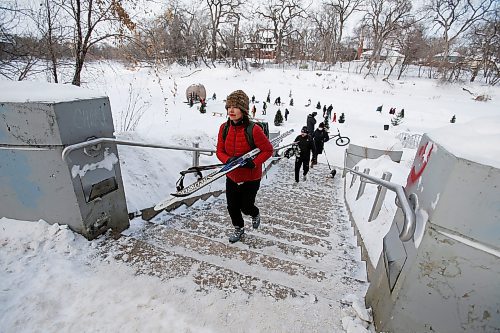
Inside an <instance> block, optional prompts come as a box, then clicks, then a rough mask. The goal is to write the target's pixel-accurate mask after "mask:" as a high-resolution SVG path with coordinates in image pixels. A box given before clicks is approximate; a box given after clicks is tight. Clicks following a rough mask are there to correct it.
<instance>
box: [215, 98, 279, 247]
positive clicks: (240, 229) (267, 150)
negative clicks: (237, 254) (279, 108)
mask: <svg viewBox="0 0 500 333" xmlns="http://www.w3.org/2000/svg"><path fill="white" fill-rule="evenodd" d="M248 109H249V98H248V96H247V95H246V94H245V92H243V91H242V90H236V91H233V92H232V93H231V94H229V96H227V98H226V110H227V114H228V120H227V122H225V123H223V124H221V126H220V128H219V135H218V139H217V150H216V154H217V158H218V159H219V160H220V161H221V162H223V163H225V164H227V163H229V162H231V161H233V160H235V159H237V158H238V157H239V156H242V155H244V154H246V153H248V152H249V151H251V150H252V149H254V148H259V149H260V153H259V154H258V155H257V156H256V157H255V158H254V159H253V160H252V159H249V160H248V162H247V163H246V164H245V165H243V166H242V167H239V168H237V169H235V170H233V171H231V172H229V173H228V174H227V175H226V199H227V210H228V212H229V216H230V217H231V222H232V224H233V226H234V232H233V234H232V235H231V236H230V237H229V242H231V243H234V242H237V241H239V240H240V239H241V238H242V237H243V236H244V234H245V229H244V227H245V225H244V220H243V215H242V214H245V215H250V216H251V217H252V227H253V228H254V229H257V228H258V227H259V225H260V212H259V208H258V207H257V206H255V197H256V196H257V192H258V190H259V187H260V180H261V178H262V164H263V163H264V162H265V161H266V160H267V159H268V158H270V157H271V156H272V154H273V146H272V145H271V143H270V142H269V139H268V138H267V136H266V135H265V134H264V131H263V130H262V128H261V127H260V126H257V125H253V126H252V132H251V134H252V137H253V141H254V144H255V147H251V146H250V144H249V142H248V140H247V137H246V135H247V134H246V130H247V129H246V128H247V126H249V125H251V123H250V118H249V116H248ZM226 125H227V126H229V128H228V129H227V134H226V135H225V136H224V129H225V128H226Z"/></svg>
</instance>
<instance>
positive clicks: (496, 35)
mask: <svg viewBox="0 0 500 333" xmlns="http://www.w3.org/2000/svg"><path fill="white" fill-rule="evenodd" d="M469 40H470V41H471V43H470V49H471V53H472V57H471V58H472V59H471V62H470V64H471V67H472V68H471V69H472V76H471V79H470V81H471V82H473V81H474V80H475V79H476V77H477V75H478V73H479V71H480V70H481V69H482V70H483V75H484V78H485V80H486V83H488V84H491V85H496V84H497V83H499V82H500V67H499V66H498V63H497V61H498V59H500V5H497V6H496V8H495V10H494V11H493V12H492V13H491V15H487V16H486V18H485V21H484V22H481V23H480V24H478V25H477V26H476V27H474V29H473V31H472V32H471V33H470V34H469ZM478 53H479V54H478Z"/></svg>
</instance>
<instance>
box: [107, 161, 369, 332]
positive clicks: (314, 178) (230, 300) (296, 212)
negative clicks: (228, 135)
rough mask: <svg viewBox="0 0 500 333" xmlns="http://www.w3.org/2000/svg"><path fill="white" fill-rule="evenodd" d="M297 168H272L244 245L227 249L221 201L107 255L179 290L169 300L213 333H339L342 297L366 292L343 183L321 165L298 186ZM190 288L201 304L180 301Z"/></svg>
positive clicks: (228, 228) (162, 221) (167, 217)
mask: <svg viewBox="0 0 500 333" xmlns="http://www.w3.org/2000/svg"><path fill="white" fill-rule="evenodd" d="M293 167H294V159H291V160H284V161H282V162H280V163H278V165H277V166H275V167H273V168H272V169H271V173H270V175H269V176H268V177H269V179H268V180H267V181H263V185H262V186H261V189H260V191H259V193H258V195H257V205H258V207H259V208H260V211H261V217H262V223H261V226H260V228H259V229H258V230H253V229H251V221H250V217H247V218H246V236H245V238H244V239H243V241H241V242H238V243H235V244H229V242H228V235H229V234H230V233H231V232H232V230H233V228H232V225H231V222H230V220H229V216H228V214H227V210H226V202H225V198H224V196H221V197H219V198H217V199H214V200H211V202H200V203H199V204H197V205H195V206H193V207H190V208H187V209H186V210H185V211H184V212H182V213H164V214H162V215H159V216H158V217H157V218H155V220H154V223H148V224H147V225H146V226H145V227H144V228H140V229H139V230H137V231H136V232H133V233H131V234H130V235H129V236H121V237H120V238H119V239H118V240H113V239H109V240H108V241H107V242H106V243H105V244H106V245H105V246H104V247H103V249H102V251H103V253H107V254H108V255H109V254H112V256H113V257H114V258H115V259H116V260H121V261H123V262H126V263H127V264H128V265H130V266H132V267H133V268H134V269H135V270H136V271H137V273H138V274H147V275H152V276H156V277H157V278H159V279H161V280H163V281H164V282H165V283H166V284H165V288H172V287H173V288H174V289H173V290H172V293H173V295H175V296H173V298H172V300H176V301H175V302H179V307H180V308H182V309H183V310H184V311H185V312H188V313H189V315H191V316H193V317H194V318H199V319H200V320H202V322H203V323H204V326H206V327H207V328H211V329H214V330H215V331H217V332H234V331H237V332H253V331H256V332H305V331H307V332H339V331H343V329H342V317H343V316H345V314H343V312H342V308H345V307H346V306H347V305H346V304H345V303H344V302H343V301H342V299H343V298H345V297H346V296H348V295H352V294H354V295H355V296H359V297H360V298H362V297H363V296H364V293H365V290H366V287H367V286H366V282H364V279H365V277H364V269H363V267H364V264H363V263H362V262H361V261H360V251H359V248H358V247H357V246H356V239H355V236H354V232H353V230H352V228H351V226H350V222H349V219H348V216H347V211H346V208H345V206H344V199H343V180H342V178H341V177H339V176H337V177H336V178H335V179H332V178H327V177H326V176H327V175H328V174H329V173H330V171H329V170H328V168H327V166H326V165H322V164H318V165H316V166H315V167H314V168H313V169H311V170H310V172H309V174H308V179H307V181H305V182H300V183H298V184H295V182H294V176H293ZM175 286H177V287H175ZM189 289H191V290H192V291H195V293H194V295H195V297H183V294H185V293H186V290H189ZM207 300H213V302H209V303H210V304H211V305H210V306H207V307H202V308H200V307H199V304H204V303H206V302H207Z"/></svg>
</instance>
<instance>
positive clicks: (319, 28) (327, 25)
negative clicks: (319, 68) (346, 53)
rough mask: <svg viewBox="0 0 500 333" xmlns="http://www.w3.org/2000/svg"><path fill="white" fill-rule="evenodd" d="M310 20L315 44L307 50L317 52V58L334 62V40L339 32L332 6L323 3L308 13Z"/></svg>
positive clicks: (312, 52)
mask: <svg viewBox="0 0 500 333" xmlns="http://www.w3.org/2000/svg"><path fill="white" fill-rule="evenodd" d="M309 17H310V20H312V22H313V23H314V30H315V41H316V43H315V45H313V47H314V49H312V50H309V52H310V53H311V54H314V53H320V54H318V59H316V60H321V61H324V62H326V61H328V62H333V63H335V48H336V47H335V41H336V40H337V36H338V33H339V22H338V20H337V16H336V13H335V11H334V8H333V7H332V6H330V5H323V6H322V7H321V10H319V11H316V12H313V13H311V14H310V16H309Z"/></svg>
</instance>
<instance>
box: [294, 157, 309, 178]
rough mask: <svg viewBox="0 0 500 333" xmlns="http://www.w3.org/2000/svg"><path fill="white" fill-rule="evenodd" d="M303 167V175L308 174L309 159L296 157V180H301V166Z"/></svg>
mask: <svg viewBox="0 0 500 333" xmlns="http://www.w3.org/2000/svg"><path fill="white" fill-rule="evenodd" d="M301 166H302V167H303V169H304V172H303V175H304V176H305V175H307V173H308V172H309V160H302V159H295V181H296V182H299V173H300V167H301Z"/></svg>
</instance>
